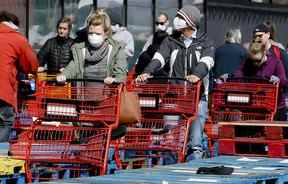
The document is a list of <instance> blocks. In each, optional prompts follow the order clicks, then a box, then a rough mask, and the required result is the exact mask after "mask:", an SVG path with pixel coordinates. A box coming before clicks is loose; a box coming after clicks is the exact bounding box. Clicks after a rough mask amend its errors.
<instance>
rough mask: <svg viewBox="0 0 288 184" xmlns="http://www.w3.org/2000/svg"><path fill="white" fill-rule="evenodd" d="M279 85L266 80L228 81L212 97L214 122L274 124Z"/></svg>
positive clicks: (219, 85)
mask: <svg viewBox="0 0 288 184" xmlns="http://www.w3.org/2000/svg"><path fill="white" fill-rule="evenodd" d="M278 86H279V84H272V83H271V82H269V81H268V80H266V79H251V78H229V79H228V80H227V81H226V82H224V83H222V84H216V85H215V87H214V89H213V94H212V105H211V116H212V119H213V120H214V121H239V120H270V121H271V120H273V117H274V114H275V112H276V110H277V98H278Z"/></svg>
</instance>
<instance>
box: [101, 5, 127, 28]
mask: <svg viewBox="0 0 288 184" xmlns="http://www.w3.org/2000/svg"><path fill="white" fill-rule="evenodd" d="M97 3H98V4H97V7H98V8H104V9H105V11H106V12H107V13H108V14H109V16H110V18H111V21H112V24H119V25H124V9H123V0H98V2H97Z"/></svg>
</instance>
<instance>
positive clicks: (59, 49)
mask: <svg viewBox="0 0 288 184" xmlns="http://www.w3.org/2000/svg"><path fill="white" fill-rule="evenodd" d="M71 28H72V23H71V20H70V18H68V17H63V18H61V19H60V20H59V21H58V23H57V26H56V29H57V36H56V37H54V38H51V39H49V40H47V41H46V43H45V44H44V45H43V47H42V48H41V49H40V51H39V52H38V55H37V56H38V59H39V66H40V67H39V68H38V72H43V71H45V70H47V73H48V74H56V73H59V72H61V71H62V70H63V68H64V67H65V66H67V65H68V63H69V62H70V61H71V60H72V54H71V46H72V45H73V43H74V42H73V39H72V38H71V37H70V31H71ZM46 66H47V69H46Z"/></svg>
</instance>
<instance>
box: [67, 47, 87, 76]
mask: <svg viewBox="0 0 288 184" xmlns="http://www.w3.org/2000/svg"><path fill="white" fill-rule="evenodd" d="M71 50H72V56H73V59H72V60H71V61H70V62H69V64H68V65H67V66H66V67H65V68H64V69H63V72H62V74H63V75H65V77H66V79H73V78H75V77H76V76H79V73H80V72H81V71H80V67H81V62H83V61H78V58H79V57H77V56H76V55H77V53H76V52H77V51H76V48H73V47H72V48H71Z"/></svg>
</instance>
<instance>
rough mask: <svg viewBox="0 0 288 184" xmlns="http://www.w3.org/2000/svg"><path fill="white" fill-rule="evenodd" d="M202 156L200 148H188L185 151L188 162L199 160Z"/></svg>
mask: <svg viewBox="0 0 288 184" xmlns="http://www.w3.org/2000/svg"><path fill="white" fill-rule="evenodd" d="M202 158H203V151H201V150H193V149H190V148H189V149H188V151H187V156H186V161H187V162H189V161H191V160H200V159H202Z"/></svg>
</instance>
